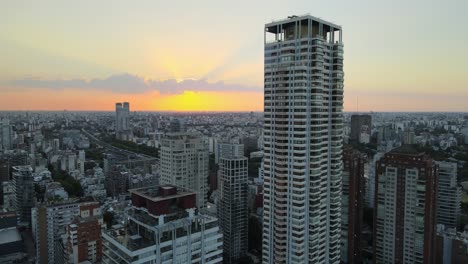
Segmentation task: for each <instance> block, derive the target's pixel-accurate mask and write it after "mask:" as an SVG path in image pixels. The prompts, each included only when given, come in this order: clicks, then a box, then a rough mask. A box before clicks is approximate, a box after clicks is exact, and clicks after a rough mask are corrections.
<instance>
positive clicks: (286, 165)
mask: <svg viewBox="0 0 468 264" xmlns="http://www.w3.org/2000/svg"><path fill="white" fill-rule="evenodd" d="M341 32H342V30H341V27H340V26H337V25H335V24H333V23H330V22H326V21H324V20H321V19H319V18H316V17H313V16H309V15H306V16H300V17H298V16H291V17H288V18H287V19H285V20H281V21H274V22H272V23H268V24H266V25H265V64H264V77H265V79H264V80H265V83H264V88H265V91H264V152H265V153H264V186H265V188H264V213H263V249H262V254H263V256H262V258H263V263H339V262H340V234H341V228H340V225H341V219H340V215H341V172H342V167H343V165H342V142H343V113H342V109H343V78H344V76H343V75H344V74H343V44H342V37H341V36H342V34H341Z"/></svg>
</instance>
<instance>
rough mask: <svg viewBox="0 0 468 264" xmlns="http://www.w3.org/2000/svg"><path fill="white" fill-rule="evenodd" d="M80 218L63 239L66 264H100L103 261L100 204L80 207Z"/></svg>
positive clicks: (70, 225) (74, 221)
mask: <svg viewBox="0 0 468 264" xmlns="http://www.w3.org/2000/svg"><path fill="white" fill-rule="evenodd" d="M79 210H80V212H79V215H78V216H75V218H74V219H73V220H72V222H71V224H69V225H68V226H67V231H66V235H64V236H63V237H62V238H63V244H64V245H65V261H64V262H65V263H70V264H78V263H82V262H85V261H90V262H91V263H99V262H100V261H101V260H102V236H101V229H103V225H104V222H103V219H102V212H101V208H100V206H99V203H85V204H81V205H80V209H79Z"/></svg>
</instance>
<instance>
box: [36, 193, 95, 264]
mask: <svg viewBox="0 0 468 264" xmlns="http://www.w3.org/2000/svg"><path fill="white" fill-rule="evenodd" d="M100 210H101V209H100V207H99V203H97V202H88V203H79V202H77V201H74V200H68V201H63V202H52V203H42V204H38V205H37V206H36V207H34V208H33V209H32V231H33V237H34V240H35V244H36V256H37V263H44V264H45V263H64V261H68V262H70V261H69V260H73V259H75V257H74V256H72V254H73V246H78V245H77V244H78V242H79V241H81V242H82V241H83V239H89V242H90V243H91V245H89V246H90V247H91V249H92V248H95V247H97V245H96V244H97V243H100V242H96V240H95V239H93V237H92V236H87V237H84V236H83V235H82V234H80V235H79V234H78V233H73V232H70V234H73V237H74V238H76V240H74V243H73V244H72V245H71V247H72V248H70V250H68V249H67V240H68V237H67V234H69V232H67V229H69V228H70V227H69V225H70V224H72V223H73V221H77V220H79V217H83V218H84V217H88V216H93V215H95V216H97V215H100V214H101V213H100ZM75 225H76V223H75ZM71 230H75V231H77V228H73V226H72V227H71ZM99 232H100V230H98V233H99ZM93 241H94V242H93ZM99 247H100V246H99ZM93 252H97V250H96V249H94V251H93V250H91V252H90V251H88V247H86V250H85V249H84V247H83V248H81V252H78V251H77V252H76V253H78V254H79V255H80V256H76V259H79V258H81V259H85V258H86V259H87V260H89V259H93V257H92V253H93ZM88 254H89V255H88ZM72 263H75V262H72Z"/></svg>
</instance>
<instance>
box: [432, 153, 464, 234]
mask: <svg viewBox="0 0 468 264" xmlns="http://www.w3.org/2000/svg"><path fill="white" fill-rule="evenodd" d="M437 165H439V178H438V183H437V224H442V225H444V226H445V227H446V228H457V221H458V216H459V214H460V206H461V195H462V190H461V187H460V186H458V185H457V163H454V162H437Z"/></svg>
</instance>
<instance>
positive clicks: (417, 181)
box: [373, 145, 438, 263]
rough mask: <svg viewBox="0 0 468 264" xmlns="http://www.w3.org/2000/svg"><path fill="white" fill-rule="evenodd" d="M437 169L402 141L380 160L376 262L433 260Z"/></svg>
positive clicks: (376, 209)
mask: <svg viewBox="0 0 468 264" xmlns="http://www.w3.org/2000/svg"><path fill="white" fill-rule="evenodd" d="M437 178H438V169H437V165H436V163H435V162H434V161H433V160H432V159H431V158H430V157H429V156H427V155H426V154H425V153H421V152H419V151H417V150H415V149H414V148H413V147H412V146H411V145H403V146H401V147H399V148H396V149H394V150H392V151H391V152H389V153H387V154H385V156H384V157H383V158H381V159H380V160H379V161H378V162H377V167H376V179H375V207H374V238H373V242H374V263H434V262H433V261H434V250H435V248H434V244H435V235H436V234H435V230H436V190H437Z"/></svg>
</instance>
